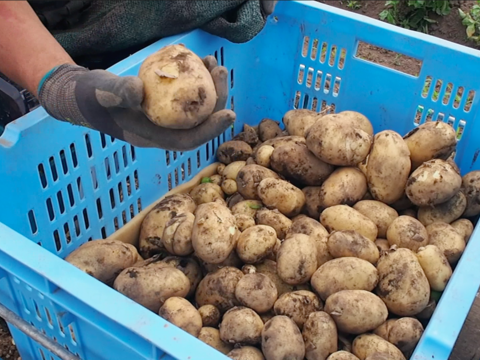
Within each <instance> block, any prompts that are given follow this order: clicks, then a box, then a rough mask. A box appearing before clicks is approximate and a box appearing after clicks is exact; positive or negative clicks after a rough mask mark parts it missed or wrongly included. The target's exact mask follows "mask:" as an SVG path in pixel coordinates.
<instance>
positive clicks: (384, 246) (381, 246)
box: [375, 239, 390, 253]
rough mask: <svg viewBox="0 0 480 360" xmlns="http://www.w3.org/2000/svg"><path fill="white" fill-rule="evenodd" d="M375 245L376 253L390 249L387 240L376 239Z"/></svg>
mask: <svg viewBox="0 0 480 360" xmlns="http://www.w3.org/2000/svg"><path fill="white" fill-rule="evenodd" d="M375 245H377V249H378V251H380V253H381V252H382V251H388V250H389V249H390V244H389V243H388V240H387V239H377V240H375Z"/></svg>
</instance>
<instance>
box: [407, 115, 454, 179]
mask: <svg viewBox="0 0 480 360" xmlns="http://www.w3.org/2000/svg"><path fill="white" fill-rule="evenodd" d="M403 139H404V140H405V143H406V144H407V146H408V148H409V150H410V158H411V159H412V169H413V170H415V169H416V168H418V167H419V166H420V165H422V164H423V163H424V162H426V161H429V160H432V159H444V160H446V159H447V158H448V157H449V156H450V155H451V154H452V152H453V151H454V150H455V148H456V146H457V134H456V133H455V130H454V129H453V127H452V126H451V125H449V124H447V123H445V122H443V121H427V122H426V123H423V124H421V125H419V126H418V127H416V128H415V129H413V130H412V131H410V132H409V133H408V134H406V135H405V136H404V137H403Z"/></svg>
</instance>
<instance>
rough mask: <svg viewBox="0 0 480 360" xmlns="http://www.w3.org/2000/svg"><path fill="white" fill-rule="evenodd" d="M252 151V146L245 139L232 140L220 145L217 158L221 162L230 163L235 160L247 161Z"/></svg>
mask: <svg viewBox="0 0 480 360" xmlns="http://www.w3.org/2000/svg"><path fill="white" fill-rule="evenodd" d="M252 153H253V150H252V147H251V146H250V145H248V144H247V143H246V142H245V141H239V140H230V141H226V142H224V143H223V144H221V145H220V146H219V147H218V149H217V158H218V160H219V161H220V162H222V163H224V164H225V165H228V164H230V163H232V162H235V161H246V160H247V159H248V158H249V157H250V156H251V155H252ZM223 175H225V171H224V173H223Z"/></svg>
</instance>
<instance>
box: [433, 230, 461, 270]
mask: <svg viewBox="0 0 480 360" xmlns="http://www.w3.org/2000/svg"><path fill="white" fill-rule="evenodd" d="M427 233H428V238H429V244H430V245H436V246H437V247H438V248H439V249H440V250H441V251H442V252H443V254H444V255H445V257H446V258H447V260H448V262H449V263H450V265H455V264H456V263H457V262H458V260H459V259H460V256H462V253H463V251H464V250H465V246H466V244H465V240H464V237H463V235H461V234H460V233H459V232H458V231H457V230H455V229H454V228H453V227H452V226H451V225H449V224H447V223H442V222H435V223H433V224H430V225H428V226H427Z"/></svg>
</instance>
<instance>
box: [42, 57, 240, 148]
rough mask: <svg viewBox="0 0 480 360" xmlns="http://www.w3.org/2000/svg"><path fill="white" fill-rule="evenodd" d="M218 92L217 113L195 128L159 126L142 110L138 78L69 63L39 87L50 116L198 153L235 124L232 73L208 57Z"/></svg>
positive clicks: (140, 143)
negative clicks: (230, 101)
mask: <svg viewBox="0 0 480 360" xmlns="http://www.w3.org/2000/svg"><path fill="white" fill-rule="evenodd" d="M203 61H204V64H205V66H206V67H207V68H208V69H209V71H210V73H211V74H212V78H213V81H214V84H215V88H216V91H217V96H218V100H217V105H216V107H215V110H214V112H213V114H212V115H211V116H210V117H209V118H208V119H207V120H205V121H204V122H203V123H202V124H200V125H198V126H197V127H195V128H193V129H189V130H176V129H167V128H162V127H159V126H158V125H155V124H153V123H152V122H151V121H150V120H148V118H147V117H146V116H145V114H144V113H143V111H142V110H141V103H142V100H143V82H142V81H141V80H140V79H139V78H138V77H136V76H124V77H120V76H117V75H114V74H112V73H110V72H108V71H105V70H92V71H90V70H88V69H86V68H84V67H81V66H77V65H70V64H64V65H61V66H58V67H56V68H54V69H52V70H51V71H50V72H49V73H47V74H46V75H45V76H44V78H43V80H42V81H41V82H40V84H39V89H38V98H39V102H40V104H41V105H42V106H43V107H44V108H45V110H46V111H47V113H48V114H50V115H51V116H52V117H54V118H55V119H58V120H63V121H67V122H70V123H72V124H75V125H81V126H84V127H88V128H91V129H95V130H98V131H100V132H103V133H104V134H107V135H110V136H113V137H114V138H116V139H119V140H123V141H126V142H128V143H130V144H132V145H134V146H138V147H158V148H161V149H165V150H172V151H188V150H193V149H195V148H197V147H199V146H200V145H202V144H204V143H206V142H208V141H210V140H211V139H213V138H215V137H217V136H219V135H221V134H222V133H223V132H224V131H225V130H226V129H227V128H228V127H229V126H230V125H232V124H233V122H234V121H235V118H236V115H235V113H234V112H233V111H231V110H226V109H225V105H226V102H227V97H228V84H227V82H228V71H227V69H226V68H225V67H223V66H217V61H216V59H215V58H214V57H213V56H207V57H206V58H204V59H203Z"/></svg>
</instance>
